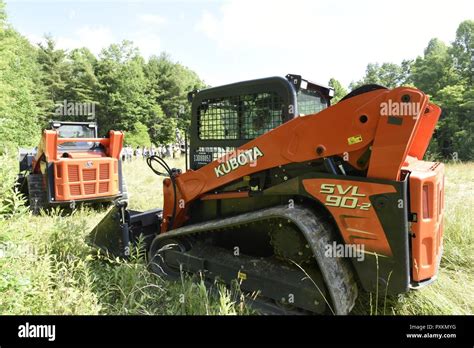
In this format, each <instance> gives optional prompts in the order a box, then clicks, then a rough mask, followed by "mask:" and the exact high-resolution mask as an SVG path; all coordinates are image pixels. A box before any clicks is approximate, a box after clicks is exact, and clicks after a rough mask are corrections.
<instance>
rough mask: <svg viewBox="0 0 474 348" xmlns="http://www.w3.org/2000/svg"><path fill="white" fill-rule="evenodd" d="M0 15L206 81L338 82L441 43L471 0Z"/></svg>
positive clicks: (24, 1) (38, 9)
mask: <svg viewBox="0 0 474 348" xmlns="http://www.w3.org/2000/svg"><path fill="white" fill-rule="evenodd" d="M6 3H7V13H8V16H9V22H10V23H11V24H12V25H13V27H14V28H15V29H17V30H18V31H19V32H20V33H22V34H23V35H24V36H26V37H27V38H28V39H29V40H30V41H31V42H33V43H37V42H41V41H42V40H44V39H43V37H44V35H45V34H50V35H52V36H53V38H54V39H55V40H56V42H57V46H58V47H59V48H64V49H72V48H76V47H84V46H85V47H88V48H89V49H90V50H91V51H92V52H93V53H95V54H100V51H101V49H103V48H104V47H107V46H108V45H110V44H111V43H118V42H120V41H122V40H124V39H127V40H131V41H133V42H134V44H135V45H136V46H137V47H138V48H139V49H140V52H141V54H142V55H143V56H144V57H145V58H148V57H150V56H151V55H154V54H155V55H158V54H160V53H161V52H167V53H168V54H169V55H170V56H171V58H172V59H173V60H174V61H178V62H180V63H181V64H183V65H185V66H187V67H189V68H190V69H192V70H194V71H195V72H196V73H198V75H199V76H200V77H201V78H202V79H203V80H204V81H205V82H206V83H207V84H209V85H213V86H216V85H221V84H226V83H232V82H236V81H242V80H247V79H253V78H261V77H267V76H275V75H279V76H284V75H286V74H287V73H292V74H299V75H302V76H304V77H305V78H306V79H309V80H312V81H316V82H319V83H321V84H327V82H328V81H329V79H330V78H331V77H334V78H336V79H338V80H339V81H341V82H342V83H343V85H345V86H347V85H348V84H349V83H350V82H351V81H355V80H358V79H360V78H361V77H362V76H363V75H364V72H365V68H366V66H367V64H368V63H370V62H373V63H375V62H379V63H382V62H392V63H400V62H401V61H402V60H403V59H414V58H416V57H417V56H419V55H422V54H423V50H424V48H425V47H426V45H427V44H428V41H429V40H430V39H431V38H434V37H437V38H439V39H441V40H443V41H445V42H446V43H449V42H452V41H453V40H454V38H455V33H456V29H457V27H458V25H459V23H460V22H462V21H463V20H466V19H474V1H472V0H451V1H446V0H442V1H437V0H417V1H415V0H399V1H390V2H388V1H387V2H385V1H380V0H379V1H376V0H357V1H354V0H353V1H349V0H348V1H343V0H339V1H330V0H327V1H315V0H308V1H306V0H286V1H280V0H228V1H209V0H208V1H204V0H202V1H200V0H196V1H191V0H181V1H171V0H167V1H165V0H156V1H151V0H149V1H147V0H141V1H140V0H134V1H132V0H129V1H126V0H119V1H111V0H107V1H106V0H102V1H101V0H99V1H91V0H90V1H86V0H81V1H79V0H75V1H73V0H71V1H67V0H56V1H33V0H7V1H6Z"/></svg>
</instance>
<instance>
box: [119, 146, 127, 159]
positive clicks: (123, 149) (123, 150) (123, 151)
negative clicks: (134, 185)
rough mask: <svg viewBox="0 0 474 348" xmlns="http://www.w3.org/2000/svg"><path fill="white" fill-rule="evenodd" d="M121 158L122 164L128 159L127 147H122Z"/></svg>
mask: <svg viewBox="0 0 474 348" xmlns="http://www.w3.org/2000/svg"><path fill="white" fill-rule="evenodd" d="M120 158H121V159H122V163H123V162H125V159H126V158H127V147H126V146H124V147H122V150H121V151H120Z"/></svg>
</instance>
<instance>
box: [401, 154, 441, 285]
mask: <svg viewBox="0 0 474 348" xmlns="http://www.w3.org/2000/svg"><path fill="white" fill-rule="evenodd" d="M410 162H411V163H410V164H409V165H408V166H406V167H404V168H403V169H404V170H407V171H409V172H410V177H409V183H410V210H411V212H412V213H414V214H416V221H413V222H412V223H411V232H412V233H413V236H412V239H411V241H412V243H411V252H412V260H411V261H412V265H411V267H412V278H413V280H415V281H423V280H426V279H430V278H432V277H433V276H434V275H436V273H437V268H438V264H439V258H440V257H441V252H442V242H443V218H444V165H443V164H442V163H433V162H424V161H416V160H415V161H410Z"/></svg>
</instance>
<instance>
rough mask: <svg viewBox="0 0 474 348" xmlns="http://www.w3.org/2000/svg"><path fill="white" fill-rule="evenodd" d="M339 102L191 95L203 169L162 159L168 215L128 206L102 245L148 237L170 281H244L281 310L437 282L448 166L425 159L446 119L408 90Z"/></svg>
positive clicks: (302, 83)
mask: <svg viewBox="0 0 474 348" xmlns="http://www.w3.org/2000/svg"><path fill="white" fill-rule="evenodd" d="M332 95H333V90H332V89H330V88H328V87H324V86H321V85H318V84H316V83H313V82H311V81H308V80H305V79H303V78H302V77H301V76H298V75H287V76H286V77H285V78H281V77H271V78H265V79H258V80H252V81H244V82H239V83H234V84H230V85H225V86H220V87H214V88H209V89H205V90H201V91H195V92H193V93H190V95H189V99H190V100H191V101H192V119H191V128H190V147H189V163H190V168H187V171H186V172H181V170H178V169H172V168H169V166H168V165H167V164H166V162H164V161H163V159H161V158H159V157H157V156H154V157H151V158H150V159H149V160H148V164H149V166H150V167H151V169H152V170H153V171H154V172H155V173H157V174H159V175H165V176H167V178H165V179H164V180H163V195H164V206H163V208H162V209H161V208H157V209H153V210H150V211H147V212H135V211H130V210H127V209H126V205H125V204H122V205H117V206H116V207H115V208H114V209H112V210H111V211H110V212H109V213H108V214H107V216H106V217H105V218H104V219H103V221H102V222H101V223H99V225H97V226H96V228H95V229H94V230H93V231H92V233H91V235H90V242H91V243H93V244H95V245H97V246H99V247H101V248H102V249H104V250H107V251H108V252H110V253H113V254H117V255H122V256H124V257H126V256H127V255H128V254H129V252H130V246H131V245H134V244H136V243H137V241H138V240H141V241H142V244H144V245H145V247H146V248H147V250H148V262H149V266H150V268H151V270H152V271H154V272H156V273H158V274H159V275H161V276H163V277H166V278H169V279H176V278H178V277H179V275H180V273H181V272H185V273H190V274H194V273H199V274H202V275H203V276H204V277H205V279H206V280H207V281H209V282H211V283H212V282H214V281H216V280H218V279H220V280H222V281H224V282H226V283H228V284H230V283H232V282H233V281H235V280H237V281H238V282H239V283H240V287H241V289H242V290H243V291H246V292H249V293H256V292H258V294H259V297H258V299H257V300H258V306H260V307H261V308H263V310H264V311H268V312H276V313H280V312H285V313H301V312H304V313H308V312H311V313H334V314H347V313H349V312H350V311H351V309H352V308H353V306H354V303H355V299H356V297H357V293H358V291H360V290H362V289H363V290H365V291H375V289H377V288H378V289H379V291H381V293H385V291H387V293H388V294H398V293H403V292H406V291H409V290H410V289H416V288H420V287H422V286H424V285H427V284H429V283H430V282H432V281H433V280H434V279H435V278H436V275H437V272H438V267H439V262H440V259H441V254H442V237H443V211H444V166H443V164H441V163H437V162H425V161H423V160H422V159H423V156H424V154H425V151H426V149H427V147H428V144H429V141H430V139H431V136H432V134H433V131H434V128H435V125H436V123H437V121H438V118H439V116H440V112H441V110H440V108H439V107H438V106H436V105H434V104H433V103H430V101H429V98H428V96H427V95H425V94H424V93H423V92H421V91H419V90H417V89H414V88H407V87H400V88H395V89H387V88H384V87H382V86H378V85H368V86H363V87H360V88H358V89H356V90H354V91H352V92H351V93H350V94H348V95H347V96H346V97H345V98H343V99H342V100H341V101H339V102H338V103H337V104H335V105H333V106H331V98H332ZM156 164H161V166H162V167H163V168H164V169H165V172H164V173H162V172H160V171H159V170H158V169H157V167H156ZM349 247H353V248H352V249H351V248H349ZM349 251H355V253H349Z"/></svg>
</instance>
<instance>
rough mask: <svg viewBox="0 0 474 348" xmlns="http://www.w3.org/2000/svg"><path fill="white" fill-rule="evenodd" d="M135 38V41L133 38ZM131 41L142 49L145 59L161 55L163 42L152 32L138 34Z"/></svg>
mask: <svg viewBox="0 0 474 348" xmlns="http://www.w3.org/2000/svg"><path fill="white" fill-rule="evenodd" d="M133 37H135V39H134V38H133ZM133 37H131V38H130V40H132V41H133V43H134V44H135V45H136V46H137V47H138V48H139V49H140V53H141V54H142V56H143V57H145V58H149V57H150V56H152V55H159V54H160V48H161V40H160V37H159V36H158V35H157V34H154V33H151V32H138V33H136V34H135V35H133Z"/></svg>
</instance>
